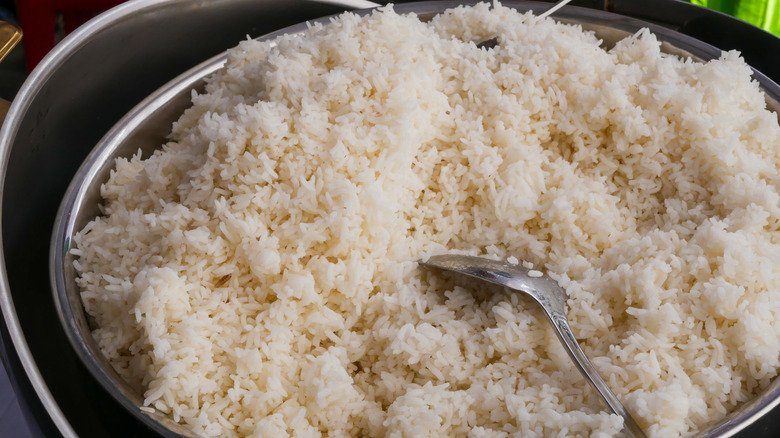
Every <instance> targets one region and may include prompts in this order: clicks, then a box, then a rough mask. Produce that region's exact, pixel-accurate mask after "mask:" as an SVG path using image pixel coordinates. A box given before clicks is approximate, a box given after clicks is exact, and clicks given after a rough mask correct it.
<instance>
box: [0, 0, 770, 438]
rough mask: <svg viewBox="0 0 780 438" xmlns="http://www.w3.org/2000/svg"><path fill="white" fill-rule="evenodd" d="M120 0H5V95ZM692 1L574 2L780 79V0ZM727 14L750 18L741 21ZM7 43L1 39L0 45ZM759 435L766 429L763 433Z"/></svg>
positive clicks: (10, 432) (1, 81) (13, 413)
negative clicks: (653, 27)
mask: <svg viewBox="0 0 780 438" xmlns="http://www.w3.org/2000/svg"><path fill="white" fill-rule="evenodd" d="M258 1H259V0H258ZM406 1H408V0H406ZM406 1H404V0H401V1H396V2H395V3H404V2H406ZM542 1H544V0H542ZM119 3H121V0H16V1H14V0H0V21H6V22H11V23H14V24H17V25H19V26H20V27H21V28H22V30H23V31H24V37H23V38H22V43H21V44H19V45H18V46H16V48H14V49H13V50H12V51H11V52H10V54H9V55H8V56H7V57H6V58H5V59H4V60H3V61H2V63H0V99H5V100H7V101H12V100H13V98H14V96H15V95H16V92H17V91H18V90H19V88H20V87H21V86H22V84H23V83H24V80H25V78H26V77H27V74H28V73H29V72H30V71H31V70H32V69H33V68H34V67H35V66H36V65H37V64H38V62H39V61H40V60H41V59H42V58H43V57H44V56H45V55H46V53H47V52H48V51H50V50H51V49H52V48H53V47H54V45H55V44H56V43H57V42H59V41H60V40H62V39H63V38H64V37H65V36H66V35H67V34H69V33H70V32H72V31H73V30H75V29H76V28H78V26H80V25H81V24H83V23H85V22H86V21H88V20H89V19H90V18H92V17H94V16H95V15H97V14H99V13H100V12H101V11H102V10H105V9H108V8H110V7H113V6H115V5H117V4H119ZM380 3H387V2H386V1H381V2H380ZM690 3H692V4H693V5H697V7H692V6H691V4H690ZM690 3H689V2H687V1H683V0H575V1H574V2H573V3H572V4H574V5H579V6H585V7H591V8H596V9H603V10H608V11H611V12H616V13H621V14H625V15H630V16H632V17H635V18H639V19H642V20H645V21H649V22H653V23H656V24H660V25H662V26H666V27H669V28H672V29H674V30H678V31H680V32H683V33H686V34H688V35H691V36H693V37H696V38H699V39H702V40H704V41H707V42H709V43H710V44H712V45H715V46H716V47H718V48H721V49H724V50H728V49H733V48H737V49H739V50H740V51H742V52H743V56H744V57H745V59H746V60H747V61H748V63H750V64H751V65H753V66H754V67H755V68H757V69H758V70H759V71H762V72H763V73H765V74H766V75H767V76H769V77H770V78H773V79H774V80H775V81H778V80H779V78H780V65H779V64H780V63H779V62H778V61H777V60H778V59H779V58H780V56H779V55H780V38H772V37H769V38H768V35H767V34H766V33H767V32H769V33H773V34H774V35H775V36H780V0H690ZM703 8H706V9H703ZM722 14H726V15H728V16H731V17H736V18H738V19H739V20H742V21H743V22H744V23H737V24H736V25H735V24H734V22H733V20H731V19H730V18H728V17H726V16H725V15H722ZM747 23H750V24H751V25H752V26H751V25H748V24H747ZM2 44H3V42H0V46H2ZM9 348H11V350H9ZM8 354H14V353H13V351H12V346H10V345H1V344H0V357H1V358H2V361H3V365H4V366H3V367H0V436H2V437H5V438H21V437H24V438H26V437H29V436H31V434H30V432H29V429H28V428H27V426H26V424H25V423H24V420H23V418H22V413H21V408H20V406H19V403H18V402H17V398H16V395H15V392H14V389H13V388H14V386H16V385H13V384H12V382H11V381H10V380H9V378H8V376H7V374H6V367H7V366H8V363H7V361H8V356H7V355H8ZM759 436H764V435H762V434H760V433H759ZM766 436H769V435H766Z"/></svg>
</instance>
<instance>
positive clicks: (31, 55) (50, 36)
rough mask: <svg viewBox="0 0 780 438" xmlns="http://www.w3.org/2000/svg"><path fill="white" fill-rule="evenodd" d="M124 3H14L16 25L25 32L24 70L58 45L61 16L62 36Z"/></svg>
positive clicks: (24, 0)
mask: <svg viewBox="0 0 780 438" xmlns="http://www.w3.org/2000/svg"><path fill="white" fill-rule="evenodd" d="M123 1H124V0H16V13H17V15H18V17H19V25H21V26H22V31H24V54H25V58H26V60H27V70H29V71H32V69H33V68H35V66H36V65H38V62H40V61H41V59H43V57H44V56H46V54H47V53H49V51H50V50H51V49H52V48H53V47H54V45H55V44H56V43H57V19H58V17H59V16H60V15H61V16H62V24H63V26H64V29H62V30H64V31H65V34H66V35H67V34H69V33H71V32H72V31H74V30H75V29H76V28H77V27H79V26H81V25H82V24H84V23H86V22H87V21H88V20H89V19H90V18H92V17H94V16H95V15H97V13H98V12H100V11H104V10H106V9H111V8H112V7H114V6H116V5H118V4H120V3H122V2H123Z"/></svg>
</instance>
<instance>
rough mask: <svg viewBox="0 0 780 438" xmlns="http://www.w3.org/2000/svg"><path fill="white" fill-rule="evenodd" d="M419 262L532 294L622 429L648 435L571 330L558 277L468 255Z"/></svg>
mask: <svg viewBox="0 0 780 438" xmlns="http://www.w3.org/2000/svg"><path fill="white" fill-rule="evenodd" d="M419 264H420V265H422V266H424V267H426V268H435V269H441V270H446V271H451V272H455V273H459V274H464V275H467V276H469V277H472V278H476V279H478V280H484V281H487V282H489V283H493V284H498V285H500V286H504V287H506V288H509V289H512V290H515V291H517V292H522V293H524V294H526V295H528V296H530V297H531V298H533V299H534V301H536V302H537V303H538V304H539V305H540V306H541V307H542V310H544V314H545V316H546V317H547V319H548V320H549V321H550V323H551V324H552V326H553V328H554V329H555V334H556V335H557V336H558V339H559V340H560V341H561V343H562V344H563V346H564V348H565V349H566V352H567V353H568V354H569V357H571V359H572V361H574V365H575V366H576V367H577V369H578V370H579V371H580V373H582V375H583V376H584V377H585V379H586V380H587V381H588V383H590V384H591V386H593V388H594V389H595V390H596V392H598V393H599V394H600V395H601V397H602V398H603V399H604V401H605V402H606V403H607V406H608V407H609V409H610V410H611V411H612V412H614V413H615V414H617V415H620V416H621V417H623V431H624V432H625V433H626V435H627V436H630V437H644V436H645V434H644V432H642V429H641V428H640V427H639V425H638V424H637V422H636V421H635V420H634V418H633V417H632V416H631V414H630V413H629V412H628V411H627V410H626V408H625V407H624V406H623V404H622V403H620V400H618V398H617V396H615V394H614V393H613V392H612V390H611V389H609V386H607V384H606V383H605V382H604V379H602V378H601V376H600V375H599V373H598V372H597V371H596V368H595V367H594V366H593V364H592V363H591V362H590V360H589V359H588V357H587V356H585V353H584V352H583V351H582V349H581V348H580V346H579V344H578V343H577V339H576V338H575V337H574V333H572V331H571V326H570V325H569V320H568V319H567V318H566V300H567V295H566V291H565V290H563V288H562V287H561V286H560V285H559V284H558V283H557V282H556V281H555V280H553V279H552V278H550V277H548V276H547V275H545V274H544V273H542V272H540V271H536V270H533V269H527V268H525V267H523V266H522V265H513V264H510V263H505V262H501V261H497V260H490V259H486V258H484V257H476V256H468V255H457V254H444V255H436V256H432V257H430V258H428V259H427V260H421V261H420V262H419Z"/></svg>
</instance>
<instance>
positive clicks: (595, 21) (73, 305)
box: [4, 0, 780, 437]
mask: <svg viewBox="0 0 780 438" xmlns="http://www.w3.org/2000/svg"><path fill="white" fill-rule="evenodd" d="M163 3H164V2H162V1H155V0H152V1H147V2H143V1H142V2H138V3H137V4H135V5H127V6H126V7H120V8H118V9H117V10H114V11H112V12H111V13H110V14H113V15H111V16H109V17H103V19H102V22H101V23H100V27H101V28H107V27H108V26H110V25H112V24H113V25H121V24H120V23H121V21H122V18H124V17H126V16H127V15H129V14H133V13H136V12H137V11H141V12H143V13H144V14H146V16H147V17H149V18H150V19H151V20H155V19H157V20H161V19H163V18H170V15H169V14H168V15H166V14H164V13H162V12H161V11H162V10H163V8H164V7H165V6H166V5H164V4H163ZM225 3H226V4H229V5H232V6H233V7H238V6H239V5H240V6H241V7H244V8H248V6H247V5H246V4H248V3H251V2H246V1H244V2H240V1H233V2H225ZM270 3H274V4H275V3H278V2H265V6H266V7H267V6H268V5H269V4H270ZM282 3H284V2H282ZM460 3H461V2H448V1H445V2H426V3H417V4H408V5H398V6H396V8H395V9H396V11H398V12H402V13H403V12H414V13H416V14H418V15H419V16H420V17H421V18H425V17H429V16H432V15H434V14H436V13H439V12H441V11H443V10H444V9H446V8H449V7H452V6H454V5H457V4H460ZM168 4H174V5H176V6H177V7H179V10H180V11H181V12H184V11H187V13H188V14H197V9H196V8H195V6H196V5H197V3H196V2H187V1H175V2H168ZM505 5H507V6H512V7H515V8H516V9H518V10H520V11H527V10H536V11H539V12H541V11H543V10H544V9H546V8H548V7H549V5H548V4H544V3H533V2H510V3H505ZM133 6H135V7H137V8H138V9H133ZM187 6H190V7H192V9H191V11H189V10H188V8H187ZM232 12H233V13H235V11H232ZM363 13H364V12H363ZM212 14H213V11H212ZM320 15H322V14H320ZM212 17H213V15H212ZM556 18H557V19H559V20H561V21H567V22H572V23H579V24H581V25H582V26H583V27H584V28H586V29H591V30H593V31H595V32H596V33H597V35H599V37H600V38H602V39H603V40H604V43H605V45H607V46H609V45H611V44H614V42H616V41H618V40H620V39H622V38H623V37H625V36H627V35H629V34H633V33H634V32H635V31H637V30H639V29H640V28H642V27H648V28H650V29H651V30H652V31H653V32H654V33H655V34H656V35H657V36H658V38H659V40H661V41H663V46H662V49H663V50H664V51H666V52H669V53H674V54H677V55H681V56H690V57H692V58H694V59H700V60H707V59H711V58H715V57H718V56H720V50H718V49H715V48H714V47H712V46H709V45H707V44H705V43H702V42H700V41H698V40H695V39H692V38H690V37H686V36H685V35H682V34H679V33H676V32H673V31H670V30H668V29H666V28H663V27H660V26H655V25H652V24H648V23H645V22H642V21H639V20H635V19H631V18H626V17H623V16H620V15H615V14H610V13H606V12H601V11H594V10H590V9H582V8H576V7H567V8H564V9H563V10H562V11H560V12H559V13H557V14H556ZM304 19H305V18H304ZM296 21H300V18H299V19H298V20H296ZM223 28H224V26H223ZM303 28H304V25H294V26H292V27H290V28H287V29H284V30H282V31H278V32H274V33H272V34H270V35H268V36H267V38H273V37H274V36H276V35H278V34H281V33H295V32H300V31H301V30H302V29H303ZM133 30H134V31H138V30H139V26H138V25H136V28H135V29H133ZM83 32H84V33H83V34H84V35H89V34H90V31H89V30H87V31H83ZM92 32H95V29H92ZM128 33H129V31H128ZM240 39H242V38H240V37H239V38H235V39H234V40H233V44H235V42H237V41H239V40H240ZM120 41H121V40H120ZM221 41H222V42H223V43H224V42H225V41H226V38H225V37H222V38H221ZM118 42H119V41H116V39H114V41H112V43H114V44H116V43H118ZM86 43H87V42H86V41H85V44H86ZM92 43H93V44H94V42H92ZM229 45H231V44H228V46H229ZM224 48H225V47H222V49H221V50H223V49H224ZM221 50H217V51H215V52H213V53H216V52H219V51H221ZM201 53H202V52H201ZM123 56H126V55H125V54H123ZM137 56H143V54H142V53H141V54H137ZM201 59H202V58H201ZM49 61H51V59H49ZM95 61H96V60H95ZM223 61H224V55H217V56H216V57H215V58H212V59H210V60H208V61H206V62H204V63H203V64H200V65H199V66H197V67H195V68H193V69H190V70H187V71H186V72H185V73H183V74H181V75H180V76H178V77H177V78H175V79H174V80H172V81H170V82H169V83H168V84H166V85H164V86H163V87H162V88H160V89H158V90H157V91H156V92H154V93H152V94H151V95H149V97H148V98H146V99H145V100H143V101H142V102H141V103H140V104H138V105H137V106H136V107H135V108H133V109H132V110H130V112H129V113H127V115H126V116H125V117H124V118H122V119H121V120H120V121H119V122H118V123H116V124H115V125H114V126H113V127H112V128H111V129H110V130H108V126H110V124H106V123H103V124H102V126H105V128H103V129H104V131H103V132H107V134H105V136H104V137H103V138H102V140H100V141H99V142H97V146H95V148H94V149H93V150H92V152H91V153H90V154H89V155H88V156H87V158H86V160H85V161H84V162H83V164H82V165H81V167H80V168H79V170H78V172H77V173H76V176H75V177H74V179H73V180H72V182H71V185H70V187H69V188H68V190H67V192H66V194H65V197H64V201H63V203H62V205H61V207H60V210H59V212H58V213H57V222H56V224H55V229H54V233H53V237H52V241H51V245H52V247H51V253H50V256H51V260H50V278H51V281H52V287H53V290H54V293H55V297H54V303H55V305H56V307H57V313H58V315H59V318H60V319H61V322H62V324H63V327H64V333H65V334H66V335H67V338H68V341H69V342H70V344H71V346H72V349H73V351H75V352H76V354H77V355H78V358H79V359H80V361H81V363H82V364H83V365H84V366H86V369H87V371H88V373H89V374H90V375H92V376H93V377H94V378H95V379H96V381H97V382H98V384H99V385H100V386H101V387H102V388H103V389H104V390H105V391H106V392H107V393H108V394H110V395H111V397H113V398H114V399H115V400H116V401H117V402H118V404H119V406H120V409H122V410H124V411H127V412H130V413H131V414H132V415H133V417H135V418H136V419H137V420H139V421H140V422H141V423H142V424H145V425H146V426H147V427H149V428H151V429H152V430H154V431H156V432H157V433H159V434H161V435H164V436H192V435H191V433H190V432H189V431H188V430H186V429H184V428H183V427H181V426H180V425H178V424H176V423H173V422H172V421H171V420H169V419H168V418H167V417H165V416H162V415H159V414H149V413H146V412H144V411H142V410H140V409H139V407H140V405H141V402H142V399H143V398H142V395H141V394H137V393H134V392H133V391H132V390H131V389H130V388H129V387H128V385H127V384H125V382H124V381H122V380H121V379H120V378H119V376H118V375H117V374H116V373H115V372H114V370H113V369H112V368H111V366H110V365H109V364H108V363H107V361H106V360H105V359H104V358H103V356H102V354H101V353H100V351H99V350H98V348H97V346H96V345H95V343H94V341H93V340H92V337H91V334H90V329H89V323H88V320H87V317H86V315H85V313H84V310H83V307H82V305H81V300H80V297H79V293H78V288H77V287H76V285H75V282H74V279H75V272H74V270H73V267H72V258H71V256H70V255H69V254H68V253H67V252H68V249H69V245H70V239H71V236H72V235H73V234H74V233H75V232H76V231H78V230H79V229H81V228H82V227H83V226H84V225H85V224H86V222H88V221H89V220H91V219H92V218H93V217H94V216H95V215H97V214H98V213H99V212H98V208H97V205H98V203H99V193H98V190H99V185H100V184H101V183H102V182H104V181H105V179H106V177H107V175H108V171H109V170H110V168H111V167H112V166H113V163H114V159H115V158H116V157H120V156H129V155H131V154H132V153H133V152H135V150H137V148H138V145H139V144H142V145H144V147H145V150H144V152H145V153H146V154H148V153H150V152H151V151H152V150H154V149H155V148H156V147H158V146H159V145H161V144H162V143H163V142H164V140H165V137H166V136H167V134H168V132H169V131H170V126H171V123H172V122H173V121H174V120H176V119H177V118H178V116H179V115H180V114H181V112H182V111H183V110H184V109H185V108H186V107H187V106H188V103H189V91H190V90H191V89H193V88H198V87H200V86H201V85H202V79H203V77H204V76H206V75H208V74H209V73H210V72H213V71H214V70H216V69H217V68H219V66H220V65H221V64H222V62H223ZM174 64H176V65H177V66H179V67H178V68H180V70H178V71H182V70H185V69H186V66H185V67H184V68H181V65H182V64H183V63H182V62H178V63H174ZM190 65H191V64H190ZM71 68H73V67H71ZM38 73H39V75H44V74H45V73H41V72H40V71H38ZM71 74H74V75H75V73H74V72H71ZM167 77H170V76H167ZM755 78H756V80H758V81H759V82H760V83H761V85H762V87H763V89H764V91H765V92H766V94H767V103H768V105H769V106H770V107H771V108H773V110H774V111H775V112H778V108H780V105H778V101H780V88H779V87H778V86H777V85H776V84H774V83H773V82H772V81H770V80H769V79H767V78H766V77H765V76H764V75H762V74H761V73H759V72H756V74H755ZM88 86H89V84H83V85H82V87H88ZM147 88H148V89H149V91H151V89H153V88H152V87H150V86H148V85H147ZM48 91H49V92H52V90H48ZM82 91H83V90H82ZM149 91H147V92H146V93H149ZM136 95H137V93H136ZM77 96H78V93H74V97H77ZM126 108H127V107H125V109H123V110H122V111H123V112H124V111H127V109H126ZM28 110H29V109H28ZM37 110H38V111H39V112H38V114H39V116H40V117H45V114H46V112H47V110H46V109H45V108H38V109H37ZM12 111H13V109H12ZM120 114H121V113H120ZM111 117H112V116H111V115H109V116H108V117H107V118H109V119H111ZM98 118H100V115H98ZM111 120H116V118H113V119H111ZM92 135H98V136H99V135H102V134H95V133H92ZM44 136H45V133H44ZM92 144H94V140H93V142H92ZM80 147H81V148H82V149H84V148H86V149H89V147H90V144H89V143H85V144H83V145H81V146H80ZM15 151H16V150H15ZM33 152H35V150H34V145H33ZM21 153H24V152H21ZM77 156H79V157H82V156H83V155H78V154H77ZM66 164H67V165H66V167H68V166H69V167H70V168H73V167H75V165H74V163H73V162H72V161H71V162H68V163H66ZM12 171H13V169H9V173H10V172H12ZM37 190H42V189H41V188H40V187H38V188H37ZM17 202H20V201H19V200H17ZM4 226H6V224H5V223H4ZM18 244H20V245H23V244H24V242H18ZM42 281H46V279H45V278H44V279H42ZM58 339H62V336H61V335H60V336H59V337H58ZM65 348H67V347H65ZM49 359H50V360H51V359H52V358H51V357H50V358H49ZM36 363H39V361H36V362H31V363H30V364H26V365H30V366H32V367H33V368H34V367H35V366H36ZM76 366H77V367H80V366H81V364H77V365H76ZM34 384H35V382H34ZM39 389H40V388H36V392H38V390H39ZM43 389H44V390H46V388H45V385H43ZM778 403H780V379H775V381H774V382H773V384H772V385H771V386H770V387H769V388H767V389H766V390H765V391H764V392H763V393H762V394H761V395H760V396H758V397H756V398H755V399H754V400H752V401H750V402H748V403H746V404H744V405H742V406H741V407H740V408H739V409H738V410H737V411H735V412H733V413H732V414H731V415H730V416H729V417H727V418H726V419H724V420H723V421H721V422H719V423H718V424H715V425H713V426H712V427H711V428H710V429H708V430H707V431H705V432H703V433H702V434H701V435H700V436H704V437H710V436H732V435H733V434H735V433H737V432H738V431H739V430H741V429H743V428H744V427H746V426H747V425H749V424H751V423H752V422H753V421H754V420H755V419H756V418H758V417H759V416H761V415H763V414H764V413H766V412H768V411H769V410H771V409H772V408H773V407H774V406H775V405H777V404H778ZM63 408H64V407H63ZM51 409H54V410H59V406H57V405H56V404H54V406H53V407H52V406H47V410H50V412H51ZM66 426H68V425H67V424H66ZM57 428H58V429H60V430H61V431H62V430H63V427H62V425H61V424H57ZM65 429H66V430H67V427H66V428H65Z"/></svg>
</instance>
